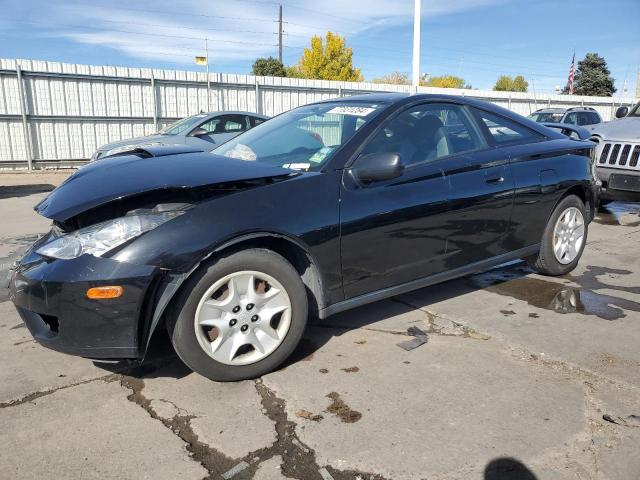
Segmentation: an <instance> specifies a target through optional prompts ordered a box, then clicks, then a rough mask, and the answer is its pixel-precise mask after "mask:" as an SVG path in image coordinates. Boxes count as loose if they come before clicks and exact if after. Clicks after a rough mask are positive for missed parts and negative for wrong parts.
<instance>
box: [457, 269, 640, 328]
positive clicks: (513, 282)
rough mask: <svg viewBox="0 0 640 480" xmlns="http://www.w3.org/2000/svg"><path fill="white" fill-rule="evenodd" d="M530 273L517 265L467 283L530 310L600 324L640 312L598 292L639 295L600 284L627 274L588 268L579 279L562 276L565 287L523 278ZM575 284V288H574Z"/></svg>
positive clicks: (631, 303) (629, 289) (635, 289)
mask: <svg viewBox="0 0 640 480" xmlns="http://www.w3.org/2000/svg"><path fill="white" fill-rule="evenodd" d="M531 273H532V272H531V270H529V269H528V268H526V267H524V266H522V265H516V266H510V267H507V268H503V269H497V270H491V271H489V272H486V273H483V274H480V275H475V276H473V277H471V278H470V279H469V282H470V283H471V285H472V286H473V287H474V288H482V289H484V290H487V291H490V292H493V293H497V294H500V295H504V296H508V297H512V298H515V299H517V300H522V301H526V302H527V303H528V304H529V305H531V306H533V307H536V308H541V309H545V310H551V311H553V312H557V313H561V314H566V313H579V314H583V315H593V316H596V317H598V318H602V319H603V320H618V319H620V318H624V317H626V316H627V313H626V312H627V311H633V312H640V303H639V302H636V301H632V300H627V299H626V298H622V297H616V296H614V295H609V294H604V293H599V292H598V291H597V290H601V289H607V290H617V291H623V292H626V293H632V294H640V287H622V286H617V285H610V284H606V283H603V281H602V278H603V277H607V276H608V277H609V278H616V277H619V276H624V275H629V274H630V273H631V272H630V271H628V270H619V269H610V268H605V267H593V266H589V267H587V270H586V271H585V272H584V273H583V274H582V275H576V276H573V275H567V276H565V277H564V282H565V283H564V284H563V283H559V282H555V281H548V280H542V279H540V278H535V277H530V276H526V275H529V274H531ZM574 283H575V284H577V285H578V286H574V285H573V284H574ZM568 284H570V285H568ZM505 316H507V315H505ZM529 317H530V318H537V317H532V316H531V315H529Z"/></svg>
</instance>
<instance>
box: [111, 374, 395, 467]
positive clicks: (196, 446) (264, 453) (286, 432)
mask: <svg viewBox="0 0 640 480" xmlns="http://www.w3.org/2000/svg"><path fill="white" fill-rule="evenodd" d="M159 368H161V367H149V366H141V367H138V368H137V369H134V370H132V371H130V372H129V373H128V374H117V375H112V376H109V378H108V380H109V381H113V380H114V379H115V380H118V379H119V380H120V384H121V385H122V387H123V388H126V389H128V390H130V391H131V393H130V394H129V395H127V400H129V401H130V402H133V403H135V404H136V405H138V406H140V407H141V408H142V409H144V410H145V411H146V412H147V413H148V414H149V416H150V417H151V418H153V419H155V420H158V421H160V422H161V423H162V424H163V425H164V426H165V427H166V428H168V429H169V430H171V431H172V432H173V433H174V434H175V435H177V436H178V437H179V438H180V439H181V440H182V441H183V442H184V443H185V445H186V446H185V448H186V449H187V451H188V452H189V454H190V457H191V458H192V459H193V460H194V461H196V462H198V463H200V465H202V466H203V467H204V468H205V469H206V470H207V472H208V475H207V477H205V478H206V479H211V480H212V479H218V478H234V479H236V480H240V479H250V478H253V475H254V474H255V472H256V470H257V469H258V467H259V465H260V464H261V463H262V462H264V461H266V460H270V459H272V458H274V457H277V456H280V457H281V458H282V473H283V475H285V476H287V477H289V478H296V479H300V480H311V479H319V480H322V478H323V476H322V473H321V470H322V468H324V469H326V471H328V472H329V473H330V475H331V476H332V478H333V479H334V480H354V479H357V478H365V476H366V478H367V479H369V480H386V479H385V478H384V477H382V476H380V475H377V474H371V473H366V474H365V473H362V472H358V471H355V470H337V469H335V468H333V467H330V466H325V467H321V466H320V465H318V463H317V461H316V454H315V451H314V450H313V449H311V448H309V447H308V446H307V445H305V444H304V443H303V442H302V441H301V440H300V439H299V438H298V436H297V434H296V431H295V429H296V424H295V422H293V421H291V420H289V419H288V417H287V413H286V411H285V401H284V400H283V399H281V398H278V397H277V396H276V394H275V393H274V392H273V391H272V390H270V389H269V388H268V387H267V386H266V385H264V383H263V382H262V380H261V379H258V380H256V381H255V383H254V385H255V388H256V392H257V393H258V394H259V395H260V398H261V404H262V407H263V410H262V411H263V413H264V415H266V416H267V417H268V418H269V419H270V420H271V421H272V422H273V423H274V426H275V430H276V441H275V442H274V443H273V444H271V445H270V446H268V447H264V448H261V449H258V450H256V451H253V452H250V453H248V454H247V455H245V456H244V457H242V458H239V459H234V458H231V457H228V456H227V455H225V454H224V453H222V452H220V451H218V450H216V449H215V448H213V447H211V446H210V445H208V444H206V443H204V442H202V441H200V440H199V438H198V435H197V434H196V433H195V432H194V431H193V428H192V426H191V420H193V419H194V418H197V416H196V415H191V414H188V413H187V412H186V411H185V410H184V409H182V408H180V407H179V406H178V405H176V404H175V403H174V402H171V401H168V400H165V399H157V401H161V402H166V403H169V404H171V405H172V406H173V407H174V408H175V409H176V410H177V411H178V413H177V414H176V415H174V416H173V417H171V418H164V417H162V416H160V415H159V414H158V413H157V412H156V411H155V410H154V408H153V406H152V402H153V401H154V399H149V398H147V397H146V396H145V395H144V393H143V391H144V387H145V383H144V376H145V375H147V374H149V373H151V372H153V371H156V370H158V369H159ZM239 466H241V467H242V468H238V467H239Z"/></svg>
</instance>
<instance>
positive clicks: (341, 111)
mask: <svg viewBox="0 0 640 480" xmlns="http://www.w3.org/2000/svg"><path fill="white" fill-rule="evenodd" d="M375 111H376V109H375V108H371V107H346V106H342V107H334V108H332V109H331V110H329V111H328V112H327V113H333V114H335V115H356V116H358V117H366V116H367V115H369V114H370V113H371V112H375Z"/></svg>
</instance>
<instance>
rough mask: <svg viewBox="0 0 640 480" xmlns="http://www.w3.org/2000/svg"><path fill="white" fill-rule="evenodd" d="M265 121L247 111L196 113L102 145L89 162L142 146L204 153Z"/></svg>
mask: <svg viewBox="0 0 640 480" xmlns="http://www.w3.org/2000/svg"><path fill="white" fill-rule="evenodd" d="M268 119H269V117H266V116H264V115H259V114H256V113H250V112H211V113H198V114H197V115H192V116H190V117H186V118H183V119H182V120H178V121H177V122H174V123H172V124H170V125H167V126H166V127H164V128H163V129H162V130H160V131H159V132H158V133H155V134H153V135H146V136H144V137H137V138H129V139H125V140H120V141H118V142H112V143H107V144H106V145H102V146H101V147H100V148H98V149H97V150H96V151H95V152H94V154H93V155H92V156H91V161H93V160H98V159H99V158H102V157H105V156H108V155H113V154H116V153H119V152H123V151H127V150H131V149H132V148H135V147H145V146H147V147H152V146H158V145H190V146H193V147H196V148H199V149H201V150H204V151H207V152H208V151H211V150H213V149H214V148H218V147H219V146H220V145H222V144H223V143H224V142H227V141H229V140H231V139H232V138H233V137H235V136H237V135H240V134H241V133H243V132H246V131H247V130H249V129H251V128H253V127H255V126H256V125H259V124H261V123H262V122H264V121H265V120H268Z"/></svg>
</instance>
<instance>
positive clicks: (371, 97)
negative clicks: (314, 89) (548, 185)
mask: <svg viewBox="0 0 640 480" xmlns="http://www.w3.org/2000/svg"><path fill="white" fill-rule="evenodd" d="M429 100H431V101H444V102H447V101H448V102H454V103H463V104H466V105H471V106H474V107H477V108H479V109H482V110H485V111H489V112H492V113H495V114H496V115H501V116H503V117H507V118H509V119H511V120H513V121H515V122H518V123H520V124H522V125H524V126H526V127H528V128H530V129H531V130H534V131H536V132H538V133H540V134H542V135H544V136H546V137H548V138H564V135H562V134H561V133H558V132H555V131H554V130H552V129H550V128H547V127H545V126H543V125H541V124H539V123H536V122H534V121H533V120H530V119H528V118H526V117H524V116H522V115H518V114H517V113H515V112H512V111H511V110H507V109H506V108H503V107H500V106H498V105H496V104H495V103H491V102H487V101H484V100H478V99H475V98H471V97H467V96H464V95H444V94H439V93H438V94H436V93H419V94H408V93H396V92H389V93H385V92H375V93H369V94H363V95H353V96H350V97H341V98H331V99H327V100H322V101H320V102H316V104H319V103H329V102H336V101H339V102H354V103H355V102H365V101H366V102H374V103H375V102H385V103H389V104H390V105H397V106H399V107H400V106H402V105H406V104H412V103H414V102H416V103H417V102H420V101H429Z"/></svg>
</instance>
